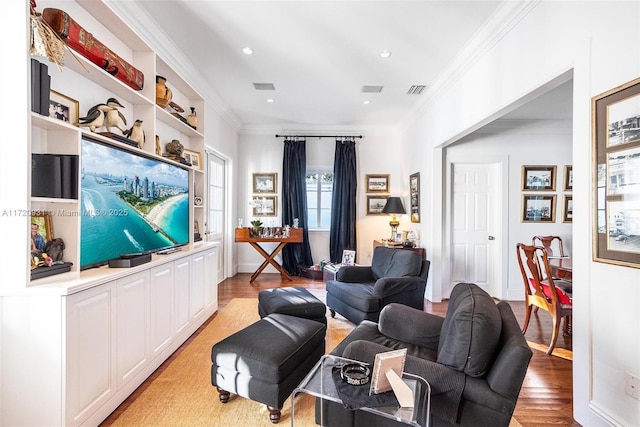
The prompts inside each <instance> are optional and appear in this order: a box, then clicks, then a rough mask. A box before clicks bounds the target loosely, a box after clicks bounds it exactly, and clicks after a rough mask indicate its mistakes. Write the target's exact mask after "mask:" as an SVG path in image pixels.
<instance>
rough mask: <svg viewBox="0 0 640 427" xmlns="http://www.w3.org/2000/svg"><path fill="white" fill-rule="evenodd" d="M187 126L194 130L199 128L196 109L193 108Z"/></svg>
mask: <svg viewBox="0 0 640 427" xmlns="http://www.w3.org/2000/svg"><path fill="white" fill-rule="evenodd" d="M187 124H188V125H189V126H191V127H192V128H194V129H197V128H198V116H197V115H196V109H195V107H191V114H189V115H188V116H187Z"/></svg>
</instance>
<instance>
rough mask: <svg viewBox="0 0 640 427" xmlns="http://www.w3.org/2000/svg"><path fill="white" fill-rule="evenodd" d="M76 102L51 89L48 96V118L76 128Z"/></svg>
mask: <svg viewBox="0 0 640 427" xmlns="http://www.w3.org/2000/svg"><path fill="white" fill-rule="evenodd" d="M78 110H79V107H78V101H76V100H75V99H73V98H69V97H68V96H66V95H63V94H61V93H60V92H56V91H55V90H53V89H51V91H50V94H49V117H52V118H54V119H58V120H62V121H63V122H67V123H69V124H72V125H74V126H76V125H77V124H78V121H79V119H80V115H79V114H80V113H79V111H78Z"/></svg>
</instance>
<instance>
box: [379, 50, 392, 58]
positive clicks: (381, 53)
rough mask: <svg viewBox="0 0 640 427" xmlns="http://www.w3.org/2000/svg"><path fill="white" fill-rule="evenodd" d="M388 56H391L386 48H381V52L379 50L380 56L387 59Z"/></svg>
mask: <svg viewBox="0 0 640 427" xmlns="http://www.w3.org/2000/svg"><path fill="white" fill-rule="evenodd" d="M390 56H391V52H390V51H388V50H383V51H382V52H380V58H384V59H387V58H388V57H390Z"/></svg>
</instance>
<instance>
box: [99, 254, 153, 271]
mask: <svg viewBox="0 0 640 427" xmlns="http://www.w3.org/2000/svg"><path fill="white" fill-rule="evenodd" d="M149 261H151V254H142V255H138V256H135V257H125V258H113V259H110V260H109V267H111V268H130V267H136V266H138V265H141V264H145V263H147V262H149Z"/></svg>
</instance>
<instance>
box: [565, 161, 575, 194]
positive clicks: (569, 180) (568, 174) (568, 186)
mask: <svg viewBox="0 0 640 427" xmlns="http://www.w3.org/2000/svg"><path fill="white" fill-rule="evenodd" d="M572 190H573V166H571V165H566V166H565V167H564V191H572Z"/></svg>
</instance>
